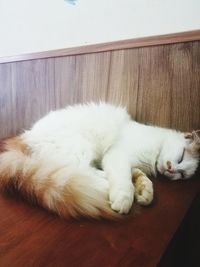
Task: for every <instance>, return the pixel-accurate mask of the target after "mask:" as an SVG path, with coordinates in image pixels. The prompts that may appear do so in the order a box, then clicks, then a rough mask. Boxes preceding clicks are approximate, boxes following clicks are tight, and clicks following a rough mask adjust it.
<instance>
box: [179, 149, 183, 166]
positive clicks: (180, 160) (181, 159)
mask: <svg viewBox="0 0 200 267" xmlns="http://www.w3.org/2000/svg"><path fill="white" fill-rule="evenodd" d="M184 154H185V148H184V149H183V153H182V155H181V158H180V159H179V161H178V164H180V163H181V162H182V161H183V158H184Z"/></svg>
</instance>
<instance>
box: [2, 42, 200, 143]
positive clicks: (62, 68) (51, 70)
mask: <svg viewBox="0 0 200 267" xmlns="http://www.w3.org/2000/svg"><path fill="white" fill-rule="evenodd" d="M199 44H200V42H199V41H196V42H187V43H180V44H170V45H160V46H154V47H144V48H134V49H125V50H119V51H112V52H102V53H93V54H87V55H77V56H67V57H58V58H51V59H40V60H31V61H24V62H14V63H7V64H0V124H1V125H3V127H2V126H1V128H0V138H3V137H6V136H11V135H15V134H17V133H20V132H22V131H23V129H27V128H29V127H31V125H32V124H33V123H34V122H35V121H36V120H38V119H39V118H41V117H42V116H43V115H44V114H46V113H47V112H48V111H49V110H53V109H58V108H62V107H64V106H66V105H68V104H73V103H82V102H89V101H100V100H103V101H104V100H105V101H109V102H111V103H114V104H122V105H125V106H127V108H128V110H129V112H130V113H131V115H132V116H133V118H136V120H138V121H140V122H144V123H151V124H156V125H160V126H164V127H173V128H176V129H179V130H182V131H189V130H193V129H197V128H200V108H199V107H200V90H199V88H200V45H199Z"/></svg>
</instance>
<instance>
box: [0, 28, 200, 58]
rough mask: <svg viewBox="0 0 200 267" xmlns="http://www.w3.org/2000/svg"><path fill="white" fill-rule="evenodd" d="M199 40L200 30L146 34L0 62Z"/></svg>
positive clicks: (26, 55)
mask: <svg viewBox="0 0 200 267" xmlns="http://www.w3.org/2000/svg"><path fill="white" fill-rule="evenodd" d="M196 40H200V30H194V31H187V32H178V33H170V34H163V35H156V36H147V37H140V38H134V39H127V40H120V41H113V42H107V43H100V44H92V45H83V46H79V47H70V48H63V49H57V50H50V51H43V52H35V53H29V54H21V55H13V56H6V57H0V63H8V62H17V61H24V60H32V59H41V58H51V57H62V56H72V55H73V56H74V55H81V54H90V53H97V52H106V51H113V50H121V49H129V48H136V47H146V46H155V45H163V44H173V43H180V42H181V43H183V42H190V41H196Z"/></svg>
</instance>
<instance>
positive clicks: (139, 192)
mask: <svg viewBox="0 0 200 267" xmlns="http://www.w3.org/2000/svg"><path fill="white" fill-rule="evenodd" d="M135 199H136V202H137V203H138V204H140V205H143V206H147V205H149V204H151V202H152V200H153V183H152V182H151V180H150V179H149V178H148V177H146V176H140V177H139V178H138V180H137V182H136V183H135Z"/></svg>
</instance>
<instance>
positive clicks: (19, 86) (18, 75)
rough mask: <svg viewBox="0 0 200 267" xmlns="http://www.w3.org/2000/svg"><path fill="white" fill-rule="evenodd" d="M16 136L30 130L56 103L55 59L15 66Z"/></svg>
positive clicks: (25, 62) (14, 128)
mask: <svg viewBox="0 0 200 267" xmlns="http://www.w3.org/2000/svg"><path fill="white" fill-rule="evenodd" d="M11 68H12V73H11V77H12V91H13V102H14V103H15V106H14V107H13V114H10V116H14V118H15V122H14V124H13V130H14V133H18V132H19V131H21V130H23V129H26V128H29V127H30V126H31V125H32V123H33V122H35V121H36V120H38V119H39V118H41V116H43V115H44V114H46V113H47V112H48V111H49V110H50V109H55V101H54V59H47V60H36V61H24V62H16V63H12V66H11Z"/></svg>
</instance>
